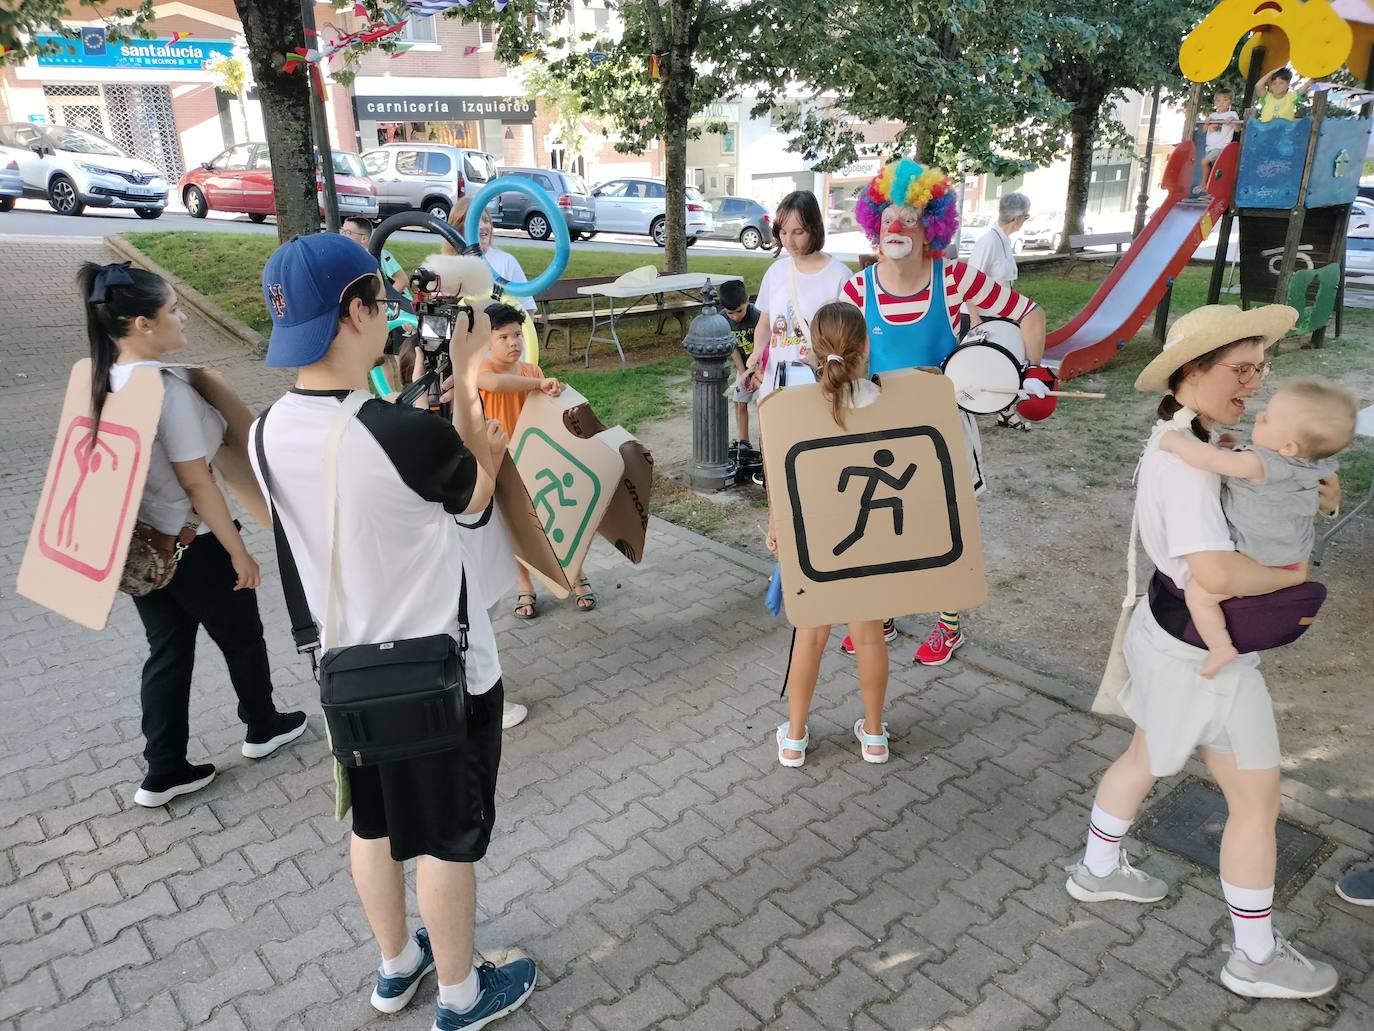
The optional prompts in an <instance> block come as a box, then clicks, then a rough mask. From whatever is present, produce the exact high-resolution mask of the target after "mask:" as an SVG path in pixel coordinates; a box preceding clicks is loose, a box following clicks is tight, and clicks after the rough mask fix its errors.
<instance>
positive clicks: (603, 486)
mask: <svg viewBox="0 0 1374 1031" xmlns="http://www.w3.org/2000/svg"><path fill="white" fill-rule="evenodd" d="M509 458H510V460H511V463H513V465H514V468H515V470H516V471H517V472H518V474H519V483H520V485H521V486H523V488H524V489H523V491H512V490H511V489H510V488H511V487H512V486H514V485H512V484H507V490H506V492H505V493H506V495H508V496H507V497H505V498H503V500H502V512H503V514H504V515H506V516H507V522H508V524H510V523H513V524H514V525H516V526H517V527H523V526H524V525H525V524H535V525H537V527H538V529H535V528H534V526H531V527H530V532H532V533H534V535H535V537H536V538H540V539H537V540H527V539H524V538H526V537H528V534H520V533H513V534H512V543H513V544H514V546H515V553H516V557H517V558H518V559H520V561H521V562H522V563H523V564H524V565H525V566H526V567H528V568H529V569H530V570H531V571H532V572H533V573H535V574H536V575H538V576H539V578H540V579H541V580H543V581H544V582H545V583H546V584H547V585H548V586H549V587H550V589H551V590H552V591H553V592H554V593H555V594H556V595H557V596H558V597H565V596H566V594H567V592H568V589H569V585H568V581H567V576H566V575H565V574H571V573H575V571H576V570H578V569H581V567H582V562H583V560H584V559H585V558H586V555H587V549H588V548H589V547H590V546H591V543H592V539H593V538H594V537H595V536H596V535H597V534H598V533H600V534H601V535H602V536H603V537H605V538H606V539H607V540H609V541H610V542H611V543H612V544H613V545H615V547H616V550H618V551H619V552H620V553H621V554H623V555H624V556H625V557H626V558H628V559H629V560H630V561H631V562H638V561H639V560H640V558H641V557H642V556H643V554H644V539H645V535H646V532H647V529H648V523H649V515H648V513H649V491H650V486H651V483H652V472H653V458H652V457H651V456H650V455H649V452H648V451H647V450H645V448H644V446H643V445H642V444H640V443H639V441H637V440H635V439H634V438H633V437H632V436H630V435H629V434H628V433H627V432H626V431H625V430H624V429H622V428H621V427H619V426H616V427H612V428H610V429H607V428H606V427H605V426H603V425H602V423H601V422H600V420H598V419H597V417H596V415H595V414H594V413H593V412H592V410H591V407H590V405H588V403H587V399H586V398H584V397H583V396H582V395H581V394H579V393H577V391H575V390H572V389H571V388H569V389H565V390H564V391H563V393H562V394H561V395H560V396H558V397H549V396H547V395H545V394H540V393H531V394H530V395H529V398H528V400H527V401H526V402H525V407H524V409H523V410H522V411H521V413H520V421H519V422H518V423H517V424H516V427H515V436H514V437H513V438H512V440H511V442H510V452H509ZM503 475H504V470H503ZM500 485H501V484H500V480H499V479H498V493H500V491H499V488H500ZM517 493H518V494H519V496H518V497H517V496H516V494H517ZM517 512H519V513H522V515H518V516H517V515H514V513H517ZM540 530H542V531H543V532H542V536H541V535H540V533H539V531H540ZM550 559H552V560H553V561H556V563H557V567H556V568H552V567H551V565H550V561H549V560H550Z"/></svg>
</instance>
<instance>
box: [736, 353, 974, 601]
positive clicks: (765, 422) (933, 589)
mask: <svg viewBox="0 0 1374 1031" xmlns="http://www.w3.org/2000/svg"><path fill="white" fill-rule="evenodd" d="M879 383H880V386H881V388H882V393H881V396H880V397H879V399H878V400H877V401H876V402H875V403H874V404H872V405H869V406H867V407H863V408H855V409H846V410H845V425H844V426H843V427H841V426H839V425H837V424H836V422H835V420H834V418H833V417H832V416H831V413H830V406H829V403H828V402H827V401H826V400H825V397H824V396H823V395H822V393H821V388H820V387H819V386H801V387H789V388H788V389H786V390H779V391H776V392H774V393H773V394H772V395H770V396H769V397H768V399H767V400H766V401H765V402H764V404H762V405H761V406H760V407H759V419H760V423H761V431H762V435H763V442H764V444H763V450H764V460H765V462H766V465H767V469H768V478H767V483H768V501H769V505H770V506H771V507H772V509H773V512H774V514H775V525H776V527H777V538H778V556H779V560H780V562H781V565H782V588H783V604H784V606H785V608H786V610H787V618H788V619H789V620H790V621H791V622H792V624H793V625H794V626H823V625H825V624H827V623H847V622H854V621H858V620H868V619H885V618H888V617H890V616H901V615H907V614H909V613H913V612H931V611H937V610H939V609H942V608H943V609H955V608H957V609H968V608H972V607H974V606H976V605H980V604H982V603H983V602H984V601H986V600H987V580H986V578H985V576H984V571H983V549H982V538H981V537H980V535H979V531H978V510H977V507H976V504H975V502H974V496H973V482H972V479H971V478H970V473H969V468H968V457H967V454H966V450H965V446H964V437H963V429H962V427H961V424H960V419H959V412H958V409H957V408H956V406H955V402H954V387H953V385H952V384H951V383H950V381H949V380H948V379H947V378H946V377H944V376H938V375H932V374H929V373H924V372H917V371H913V370H907V371H899V372H889V373H885V374H884V375H883V376H882V377H881V378H880V380H879Z"/></svg>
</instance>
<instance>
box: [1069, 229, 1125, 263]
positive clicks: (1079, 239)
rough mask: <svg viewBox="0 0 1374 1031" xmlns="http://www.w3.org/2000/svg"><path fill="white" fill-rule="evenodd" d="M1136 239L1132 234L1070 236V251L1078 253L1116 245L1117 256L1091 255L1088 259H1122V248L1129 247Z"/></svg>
mask: <svg viewBox="0 0 1374 1031" xmlns="http://www.w3.org/2000/svg"><path fill="white" fill-rule="evenodd" d="M1134 239H1135V235H1134V234H1132V233H1083V234H1082V235H1079V236H1070V237H1069V250H1071V251H1075V252H1077V251H1082V250H1086V249H1087V248H1089V247H1110V246H1112V245H1113V244H1115V245H1116V254H1115V255H1108V254H1101V255H1094V254H1090V255H1088V257H1090V258H1114V257H1120V255H1121V248H1122V247H1125V246H1127V245H1128V244H1129V243H1130V242H1131V241H1132V240H1134Z"/></svg>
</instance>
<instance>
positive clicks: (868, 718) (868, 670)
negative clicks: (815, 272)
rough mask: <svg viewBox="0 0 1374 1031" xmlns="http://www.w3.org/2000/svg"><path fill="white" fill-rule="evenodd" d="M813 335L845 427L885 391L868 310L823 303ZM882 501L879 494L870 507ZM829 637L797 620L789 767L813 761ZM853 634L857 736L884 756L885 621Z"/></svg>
mask: <svg viewBox="0 0 1374 1031" xmlns="http://www.w3.org/2000/svg"><path fill="white" fill-rule="evenodd" d="M810 340H811V345H812V347H813V348H814V350H815V355H816V361H817V362H818V363H819V372H818V373H817V375H818V377H819V380H820V385H821V391H822V393H823V395H824V397H825V399H826V402H827V403H828V404H829V406H830V414H831V416H832V418H834V420H835V424H836V426H839V427H840V428H843V427H844V424H845V412H846V411H847V410H853V409H855V408H864V407H866V406H868V405H871V404H872V403H873V402H874V401H876V400H877V399H878V395H879V392H880V391H879V387H878V385H877V384H876V383H874V382H873V381H872V380H870V379H868V377H867V370H868V334H867V332H866V331H865V328H864V319H863V316H862V315H860V314H859V312H858V311H857V310H855V309H854V308H853V307H852V306H850V305H848V304H845V303H843V302H841V301H831V302H830V303H828V304H824V305H821V306H820V307H819V308H818V309H817V310H816V312H815V314H814V316H813V317H812V319H811V336H810ZM889 459H890V456H889ZM913 468H914V467H913ZM873 473H874V475H875V476H876V477H882V478H883V479H885V480H890V479H891V478H890V476H889V475H888V474H887V473H886V470H885V469H883V468H882V467H881V466H879V467H875V469H874V470H873ZM908 475H909V474H908ZM779 482H781V481H779ZM897 482H900V481H897ZM875 484H876V480H875ZM873 493H874V492H873V491H872V490H869V491H867V492H866V493H865V495H864V498H865V514H866V511H867V508H868V507H869V502H870V501H871V500H872V495H873ZM882 504H883V502H882V501H881V500H879V501H877V502H876V503H874V504H873V505H872V506H871V507H880V506H881V505H882ZM775 520H776V517H775V515H774V514H773V513H772V512H771V511H770V512H769V517H768V538H767V541H766V543H767V545H768V550H769V551H771V552H774V553H776V552H777V550H778V534H777V524H776V521H775ZM829 638H830V627H829V626H818V627H797V628H796V630H795V631H794V632H793V637H792V655H791V659H790V661H789V662H788V666H787V685H786V693H787V707H788V720H787V722H786V723H784V724H782V725H781V726H780V727H778V730H777V735H776V736H777V742H778V762H779V763H781V764H782V765H783V766H801V765H803V764H804V763H805V762H806V749H807V745H808V744H809V743H810V740H811V734H810V730H809V728H808V727H807V722H806V720H807V713H808V712H809V711H810V709H811V697H812V695H814V694H815V693H816V680H817V678H818V677H819V676H820V665H821V653H822V652H823V651H824V650H825V643H826V641H827V640H828V639H829ZM849 639H850V640H852V641H853V643H854V651H855V656H856V659H857V661H858V667H859V696H860V698H861V699H862V700H863V710H864V714H863V716H861V717H860V718H859V719H858V720H857V721H855V723H854V737H855V738H856V739H857V740H858V742H859V752H860V754H861V755H862V756H863V759H864V762H870V763H885V762H887V758H888V748H887V724H886V723H884V722H883V705H884V703H885V701H886V699H887V673H888V667H887V648H886V645H885V642H884V640H883V621H882V620H880V619H871V620H865V621H856V622H854V623H851V624H850V625H849Z"/></svg>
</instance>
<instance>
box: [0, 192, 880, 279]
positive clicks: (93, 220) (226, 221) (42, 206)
mask: <svg viewBox="0 0 1374 1031" xmlns="http://www.w3.org/2000/svg"><path fill="white" fill-rule="evenodd" d="M140 230H141V231H144V232H196V233H207V232H208V233H271V234H273V235H275V234H276V232H277V227H276V222H275V220H274V219H270V218H269V219H268V220H267V221H266V222H265V223H263V224H261V225H255V224H253V223H252V222H249V221H248V216H247V215H238V216H230V215H219V214H215V213H211V215H210V216H209V217H207V218H192V217H191V216H190V215H188V214H186V213H185V212H184V211H177V210H174V209H171V208H169V209H168V210H167V211H166V212H165V213H164V214H163V215H162V217H161V218H157V219H152V220H148V219H142V218H139V217H138V216H137V215H136V214H134V212H133V211H127V210H112V211H100V210H96V209H93V208H87V209H86V212H85V214H83V215H80V216H77V217H72V216H67V215H59V214H57V213H56V212H55V211H53V210H52V209H51V208H49V207H48V205H47V203H46V202H45V201H37V200H21V201H19V202H18V204H17V205H16V207H15V209H14V210H13V211H10V212H6V213H4V214H0V238H4V237H20V238H23V237H27V238H30V239H42V240H52V239H55V238H60V237H67V238H85V239H90V238H92V237H102V236H106V235H108V234H110V233H126V232H138V231H140ZM496 235H497V236H498V237H500V238H501V239H504V240H507V241H509V242H510V243H519V244H520V245H521V246H525V247H547V248H549V249H550V250H552V248H553V244H551V243H538V242H536V241H534V240H531V239H530V238H529V237H528V236H526V235H525V234H524V233H520V232H509V231H506V230H497V234H496ZM396 236H397V237H399V238H400V239H402V240H414V241H419V242H423V241H425V240H427V239H430V234H428V233H420V232H411V231H408V230H403V231H402V232H400V233H397V234H396ZM851 237H853V238H854V239H853V240H851V239H850V238H851ZM862 240H863V238H862V236H861V234H857V233H846V234H843V235H836V236H835V237H834V239H833V241H827V242H828V243H831V242H833V243H834V244H837V245H838V247H839V249H835V248H834V247H829V246H828V247H827V248H826V249H827V250H828V251H829V252H830V253H831V254H834V255H835V256H836V257H837V258H840V259H841V260H845V259H848V260H853V259H854V258H856V257H857V253H856V251H857V247H858V246H860V245H862ZM573 246H574V247H576V248H578V249H579V250H593V251H613V252H619V253H626V254H643V255H644V260H645V262H646V263H650V262H655V261H657V260H658V259H657V255H659V254H661V253H662V251H661V249H660V248H658V247H655V246H654V245H653V244H652V243H650V242H649V240H648V238H647V237H636V236H621V235H605V234H602V235H598V236H597V237H596V239H594V240H579V241H578V242H577V243H575V244H573ZM691 253H692V254H694V255H698V254H713V255H729V256H735V257H740V256H748V255H753V256H757V257H766V256H768V254H769V252H768V251H765V250H758V251H748V250H745V249H744V247H743V246H742V245H741V244H738V243H732V242H730V241H728V240H702V241H701V242H700V243H698V244H696V245H695V246H694V247H693V248H692V251H691Z"/></svg>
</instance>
